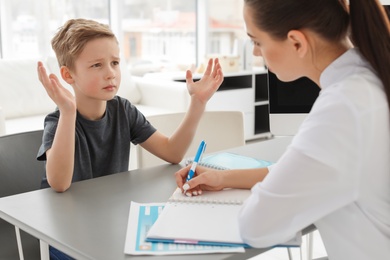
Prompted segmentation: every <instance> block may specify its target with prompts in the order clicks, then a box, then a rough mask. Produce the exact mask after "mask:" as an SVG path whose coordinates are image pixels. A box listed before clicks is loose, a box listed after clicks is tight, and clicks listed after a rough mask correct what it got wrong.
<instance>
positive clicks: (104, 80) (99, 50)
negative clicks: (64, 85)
mask: <svg viewBox="0 0 390 260" xmlns="http://www.w3.org/2000/svg"><path fill="white" fill-rule="evenodd" d="M119 61H120V59H119V46H118V44H117V42H116V40H115V39H114V38H98V39H94V40H91V41H89V42H88V43H87V44H86V45H85V47H84V49H83V51H82V52H81V53H80V54H79V56H78V57H77V58H76V60H75V66H74V71H72V72H71V75H72V79H73V84H72V86H73V89H74V91H75V95H76V97H77V98H78V99H85V98H86V99H96V100H105V101H107V100H110V99H112V98H113V97H114V96H115V95H116V93H117V92H118V89H119V85H120V82H121V71H120V65H119Z"/></svg>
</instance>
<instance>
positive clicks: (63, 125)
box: [46, 113, 76, 192]
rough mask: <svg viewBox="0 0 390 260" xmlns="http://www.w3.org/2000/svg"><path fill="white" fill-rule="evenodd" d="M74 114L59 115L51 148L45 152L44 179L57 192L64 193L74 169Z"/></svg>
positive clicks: (70, 181) (69, 183)
mask: <svg viewBox="0 0 390 260" xmlns="http://www.w3.org/2000/svg"><path fill="white" fill-rule="evenodd" d="M75 122H76V113H75V114H72V113H69V114H66V113H60V118H59V121H58V125H57V130H56V133H55V135H54V140H53V144H52V147H51V148H50V149H49V150H47V151H46V178H47V182H48V183H49V185H50V187H51V188H52V189H54V190H55V191H57V192H64V191H66V190H67V189H68V188H69V187H70V185H71V183H72V176H73V169H74V154H75V127H76V124H75Z"/></svg>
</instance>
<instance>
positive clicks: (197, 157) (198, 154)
mask: <svg viewBox="0 0 390 260" xmlns="http://www.w3.org/2000/svg"><path fill="white" fill-rule="evenodd" d="M205 149H206V142H205V141H203V140H202V142H200V144H199V148H198V151H197V152H196V155H195V158H194V161H193V163H192V166H191V169H190V172H189V173H188V175H187V181H189V180H191V179H192V177H194V174H195V169H196V166H197V165H198V162H199V161H200V159H201V157H202V155H203V153H204V150H205Z"/></svg>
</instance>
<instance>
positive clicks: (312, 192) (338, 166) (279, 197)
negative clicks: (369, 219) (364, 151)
mask: <svg viewBox="0 0 390 260" xmlns="http://www.w3.org/2000/svg"><path fill="white" fill-rule="evenodd" d="M323 101H324V102H327V99H324V100H323ZM340 104H341V105H342V106H345V103H344V105H343V104H342V103H341V102H340ZM333 109H334V110H333V113H332V111H329V108H328V109H327V110H324V109H321V108H320V109H317V111H315V117H312V118H310V119H309V118H308V120H307V121H305V125H304V126H303V127H301V129H300V133H299V134H298V135H297V136H296V137H295V138H294V140H293V143H292V145H291V146H290V147H289V148H288V150H287V151H286V152H285V153H284V155H283V156H282V157H281V158H280V159H279V160H278V162H277V163H276V164H275V165H274V166H273V167H272V171H271V172H270V173H269V174H268V175H267V177H266V178H265V179H264V181H263V182H260V183H257V184H256V185H255V186H254V187H253V188H252V194H251V196H250V197H249V198H248V199H247V200H246V201H245V203H244V205H243V207H242V209H241V211H240V214H239V227H240V233H241V236H242V238H243V239H244V241H245V242H246V243H248V244H249V245H251V246H254V247H268V246H273V245H275V244H279V243H283V242H286V241H287V240H289V239H291V238H293V237H294V236H295V234H296V233H297V232H299V231H301V230H302V229H303V228H305V227H307V226H309V225H310V224H313V223H314V222H315V221H317V220H319V219H320V218H322V217H324V216H326V215H328V214H329V213H331V212H333V211H335V210H336V209H338V208H341V207H343V206H344V205H346V204H348V203H350V202H351V201H353V200H354V199H355V197H356V194H355V193H356V192H355V191H356V186H357V177H356V176H354V174H355V175H356V172H357V171H358V170H357V167H359V166H358V163H356V160H358V158H359V156H358V154H359V145H358V144H357V143H356V140H357V134H356V131H355V132H354V131H353V128H354V126H355V121H354V120H355V119H354V117H353V116H352V115H351V111H348V109H345V107H343V108H340V107H338V106H335V107H334V108H333ZM341 111H344V112H341ZM329 117H332V120H331V122H332V124H329V120H327V119H329Z"/></svg>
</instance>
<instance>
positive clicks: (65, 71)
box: [60, 66, 74, 84]
mask: <svg viewBox="0 0 390 260" xmlns="http://www.w3.org/2000/svg"><path fill="white" fill-rule="evenodd" d="M60 73H61V77H62V79H63V80H65V82H66V83H68V84H73V82H74V80H73V77H72V74H71V72H70V70H69V68H68V67H66V66H61V68H60Z"/></svg>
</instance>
